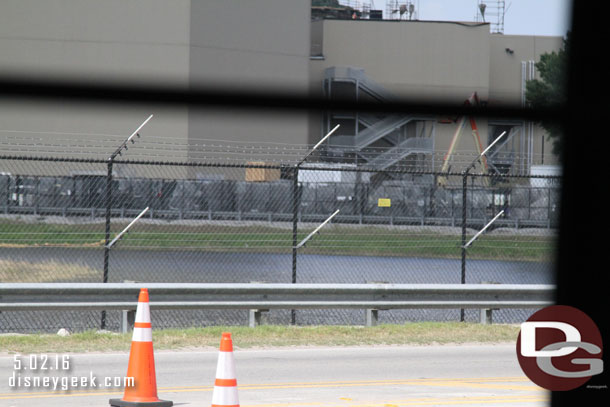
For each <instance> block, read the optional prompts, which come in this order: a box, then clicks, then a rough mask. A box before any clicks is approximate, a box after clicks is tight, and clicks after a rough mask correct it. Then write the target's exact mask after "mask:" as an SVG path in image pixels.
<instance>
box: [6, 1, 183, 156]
mask: <svg viewBox="0 0 610 407" xmlns="http://www.w3.org/2000/svg"><path fill="white" fill-rule="evenodd" d="M190 6H191V2H190V0H174V1H172V2H171V3H168V2H167V1H165V0H129V1H125V0H104V1H99V0H45V1H39V0H4V1H2V2H0V73H2V74H4V75H11V74H13V75H16V74H19V75H26V76H31V77H36V78H45V79H53V78H59V79H70V80H82V81H91V82H93V83H100V82H103V81H114V82H117V81H118V82H121V83H125V84H137V83H151V82H152V83H159V84H168V85H172V86H181V87H184V88H186V86H188V80H189V35H190V28H189V27H190V18H189V13H190ZM150 114H154V118H153V119H152V120H151V121H150V122H149V123H148V124H147V126H146V127H145V128H144V129H143V130H142V132H141V133H142V141H143V142H145V141H146V140H152V138H156V137H162V138H168V139H171V140H175V142H176V143H177V144H186V140H187V135H188V120H187V116H188V111H187V109H186V108H177V109H159V108H157V107H153V106H146V105H141V106H140V105H138V106H130V107H126V106H122V105H120V104H116V103H107V104H86V103H68V102H63V101H53V102H45V103H42V102H40V103H39V102H36V103H16V102H14V101H9V100H6V99H2V100H0V123H2V126H1V127H2V128H1V129H0V138H6V137H14V136H19V137H26V138H28V139H29V140H30V141H34V140H38V142H37V144H38V145H39V146H38V147H32V148H30V149H28V151H26V152H27V153H32V154H47V153H50V151H49V150H50V149H49V148H45V147H44V146H45V145H47V146H49V145H53V146H55V147H54V148H55V149H56V150H57V151H56V155H59V156H64V157H65V156H69V157H81V158H82V157H85V156H95V157H107V156H109V155H110V154H111V153H112V152H114V150H115V149H116V148H117V147H118V146H119V145H120V143H121V142H122V141H123V140H124V139H125V138H127V137H128V136H129V135H130V134H131V133H132V132H133V131H134V130H135V129H136V128H137V127H138V126H139V125H140V124H141V123H142V122H143V121H144V120H145V119H146V118H147V117H148V116H149V115H150ZM137 149H138V146H137V145H136V146H134V148H133V149H130V150H129V153H131V152H133V153H135V152H137ZM129 153H126V154H125V155H124V157H125V158H127V157H128V155H129ZM133 157H135V155H134V154H132V158H133ZM160 158H161V159H164V157H160ZM185 158H186V148H184V152H182V153H180V152H176V157H175V159H185Z"/></svg>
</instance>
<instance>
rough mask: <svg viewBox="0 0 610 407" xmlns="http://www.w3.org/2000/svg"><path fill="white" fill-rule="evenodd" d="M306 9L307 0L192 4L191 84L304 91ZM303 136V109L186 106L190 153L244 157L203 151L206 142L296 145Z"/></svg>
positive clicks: (303, 141) (220, 0)
mask: <svg viewBox="0 0 610 407" xmlns="http://www.w3.org/2000/svg"><path fill="white" fill-rule="evenodd" d="M310 7H311V3H310V1H309V0H258V1H255V2H248V3H247V5H245V3H244V2H243V1H240V0H211V1H197V2H193V3H192V8H191V31H190V38H191V58H190V78H189V80H190V84H191V85H192V86H211V87H217V86H222V87H227V88H229V89H234V90H237V91H247V90H253V91H262V92H267V91H274V92H294V93H296V94H301V95H306V94H307V92H308V89H309V69H308V62H309V51H310V37H309V36H310ZM308 135H309V130H308V116H307V113H304V112H303V113H291V114H280V113H279V112H274V111H261V110H255V111H249V112H248V111H244V110H232V111H227V110H224V111H219V110H201V109H191V111H190V116H189V141H190V146H191V148H190V154H191V155H190V156H191V157H195V156H198V157H200V156H208V157H217V158H218V159H226V158H229V159H233V160H238V159H239V160H243V159H244V158H245V159H247V158H248V157H247V156H246V157H242V156H240V155H236V154H231V155H229V156H227V155H226V154H225V155H223V154H216V153H214V152H213V151H210V150H212V149H207V150H208V151H206V146H207V145H209V144H210V143H211V141H210V140H216V141H217V142H216V144H218V141H219V140H220V141H228V142H239V141H241V142H259V143H263V144H264V143H285V144H301V145H302V144H306V143H307V139H308ZM258 158H259V159H260V158H261V157H258ZM263 158H264V157H263ZM274 159H275V160H277V159H278V157H277V156H270V157H268V159H267V160H274Z"/></svg>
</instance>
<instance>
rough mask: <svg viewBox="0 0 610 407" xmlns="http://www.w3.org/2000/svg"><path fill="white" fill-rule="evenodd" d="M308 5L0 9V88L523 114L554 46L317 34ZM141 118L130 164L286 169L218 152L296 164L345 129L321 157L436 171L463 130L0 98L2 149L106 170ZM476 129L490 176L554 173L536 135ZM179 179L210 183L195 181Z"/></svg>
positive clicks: (417, 24) (334, 27)
mask: <svg viewBox="0 0 610 407" xmlns="http://www.w3.org/2000/svg"><path fill="white" fill-rule="evenodd" d="M310 5H311V2H310V0H257V1H250V2H243V1H239V0H208V1H196V0H174V1H172V2H167V1H164V0H129V1H125V0H106V1H103V2H102V1H99V0H52V1H38V0H5V1H2V2H1V3H0V74H20V75H31V76H35V77H44V78H53V77H59V78H66V77H67V78H70V79H74V78H76V79H79V80H87V81H93V82H95V83H100V82H103V81H119V82H123V83H128V84H136V85H137V84H148V83H155V84H167V85H169V86H174V87H180V88H184V89H188V88H189V87H194V86H212V87H230V88H232V89H237V90H241V91H243V90H249V89H252V90H262V91H265V90H279V91H291V92H296V93H298V94H303V95H306V94H308V93H309V94H312V95H315V96H319V95H324V96H327V97H333V96H334V95H343V96H345V95H354V97H355V96H356V95H357V97H359V98H371V97H372V98H376V99H382V100H383V99H391V98H393V97H408V98H409V99H419V100H439V99H442V100H444V101H450V102H455V103H456V104H461V103H463V102H464V101H465V100H466V99H467V98H469V97H470V96H471V95H472V94H473V93H475V92H476V94H477V95H478V98H479V100H481V101H482V102H485V103H489V104H493V103H514V104H516V105H521V103H522V101H523V91H524V83H525V80H527V79H530V78H533V77H536V72H535V69H534V68H533V63H534V62H535V61H538V60H539V57H540V55H541V54H542V53H544V52H549V51H553V50H557V49H559V48H560V46H561V43H562V42H561V41H562V40H561V38H559V37H535V36H508V35H506V36H505V35H500V34H490V29H489V25H488V24H481V23H455V22H424V21H374V20H319V21H311V11H310ZM151 114H154V117H153V119H151V120H150V121H149V122H148V123H147V124H146V126H145V127H144V128H143V129H142V131H141V133H142V138H141V139H140V140H139V141H138V142H137V143H136V144H135V145H134V146H133V148H130V149H129V151H128V152H126V153H125V155H124V157H125V158H132V159H143V158H146V159H151V158H152V159H158V160H171V161H183V160H191V161H195V160H204V159H205V160H215V161H219V160H228V161H232V162H236V161H240V162H243V161H246V160H248V159H251V158H255V159H256V160H265V161H281V160H282V159H283V158H284V157H285V156H283V155H282V154H277V153H275V154H272V155H269V156H268V157H266V156H265V155H264V154H258V155H257V156H256V157H249V155H248V154H249V153H248V151H249V150H244V152H242V153H236V152H230V153H227V152H226V151H224V150H223V149H222V148H219V147H218V146H219V145H221V144H223V143H224V144H228V145H233V146H235V145H238V144H239V143H247V144H251V145H252V144H254V145H256V144H258V145H262V146H272V147H278V146H279V147H280V148H287V149H292V151H293V153H294V151H297V152H296V153H294V154H296V155H298V151H299V150H298V149H297V148H296V147H294V146H304V145H306V144H312V143H315V142H316V141H317V140H319V139H320V138H321V137H322V136H323V135H324V134H325V133H326V132H327V131H328V130H329V129H330V128H331V127H332V126H333V125H334V124H337V123H340V124H342V126H341V129H340V132H338V133H337V134H336V135H334V136H333V137H332V138H331V140H330V145H329V146H328V149H329V153H330V155H332V156H335V157H337V159H339V160H340V159H341V158H342V157H344V158H345V159H349V160H352V159H353V158H354V157H358V160H359V161H358V162H359V163H365V164H369V165H375V166H377V167H379V168H388V167H391V166H393V165H397V164H402V163H407V164H412V165H413V166H414V167H416V168H435V169H440V168H442V165H443V157H444V155H445V153H446V152H447V150H448V149H449V144H450V141H451V139H452V136H453V134H454V132H455V130H456V126H457V124H456V123H455V122H454V121H452V120H453V119H455V118H442V117H419V116H410V115H367V114H359V115H356V114H345V113H342V114H341V115H339V114H333V115H322V116H321V115H320V114H317V113H311V114H307V113H298V114H297V113H295V114H291V115H280V114H277V113H276V112H261V111H257V112H246V111H242V110H234V111H226V110H223V111H219V110H201V109H195V108H187V107H182V108H171V109H169V108H167V109H160V108H159V107H158V106H140V105H138V106H122V105H116V104H113V105H110V104H108V105H99V104H73V103H67V102H61V101H58V102H56V103H25V102H15V101H13V100H6V99H0V123H2V126H1V127H2V128H1V129H0V142H1V143H2V144H1V146H2V151H3V153H20V154H22V153H27V154H38V155H42V154H49V153H51V154H54V155H57V156H70V157H85V156H87V157H88V156H95V157H98V158H105V157H107V156H109V154H111V153H112V152H113V151H114V150H115V149H116V147H117V146H118V145H120V143H121V142H122V141H123V140H124V139H125V138H126V137H127V136H129V135H130V134H131V133H132V132H133V131H134V130H135V129H136V128H137V127H138V126H139V125H140V124H141V123H142V122H143V121H144V120H145V119H146V118H147V117H149V115H151ZM477 125H478V128H479V131H480V139H481V146H482V147H483V148H484V147H486V146H487V145H488V143H489V142H491V140H493V139H494V137H496V136H497V135H498V134H500V133H501V132H502V131H504V130H506V131H507V132H508V133H509V137H507V141H506V142H505V143H504V144H503V145H502V147H501V149H498V151H496V152H494V154H495V157H494V158H495V161H493V160H490V162H491V164H494V163H495V164H494V165H496V166H497V168H498V169H499V170H502V171H518V172H521V173H523V172H527V171H528V170H529V168H530V167H531V166H532V165H537V164H551V163H554V158H553V157H552V156H551V155H550V150H551V146H550V144H549V143H548V141H546V140H545V137H544V132H543V131H542V130H541V129H539V128H538V127H536V126H534V125H532V124H531V123H525V122H521V121H515V122H510V123H507V122H502V121H495V120H492V119H490V120H489V121H487V120H479V121H477ZM469 133H470V130H469V128H468V126H466V128H465V129H464V134H463V135H462V137H461V140H460V143H459V145H458V146H457V147H456V151H455V154H456V156H457V155H463V156H466V157H471V156H473V154H474V153H475V151H476V148H475V144H474V141H473V138H472V137H470V135H469ZM286 146H287V147H286ZM456 163H457V161H456ZM454 165H457V164H454ZM453 169H456V168H455V167H453ZM44 170H45V171H47V172H48V171H51V170H50V169H49V168H45V169H44ZM0 171H6V169H3V168H0ZM75 171H84V170H82V169H80V168H79V169H75ZM96 171H100V170H99V169H96ZM118 171H120V170H118ZM123 171H127V170H123ZM119 175H129V171H127V172H126V173H125V174H119ZM179 175H180V176H189V177H193V178H194V177H206V176H207V175H209V174H208V170H206V171H200V170H198V169H194V170H192V171H190V172H188V173H186V172H181V173H180V174H179Z"/></svg>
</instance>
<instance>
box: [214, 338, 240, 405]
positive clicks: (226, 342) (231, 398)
mask: <svg viewBox="0 0 610 407" xmlns="http://www.w3.org/2000/svg"><path fill="white" fill-rule="evenodd" d="M212 407H239V399H238V398H237V379H236V378H235V361H234V359H233V341H232V340H231V334H230V333H228V332H223V334H222V339H221V340H220V353H219V355H218V365H217V367H216V382H215V383H214V393H213V394H212Z"/></svg>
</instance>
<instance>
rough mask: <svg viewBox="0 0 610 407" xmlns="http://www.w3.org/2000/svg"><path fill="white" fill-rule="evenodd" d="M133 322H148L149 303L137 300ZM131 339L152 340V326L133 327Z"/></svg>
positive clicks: (135, 340)
mask: <svg viewBox="0 0 610 407" xmlns="http://www.w3.org/2000/svg"><path fill="white" fill-rule="evenodd" d="M135 322H136V323H138V322H139V323H148V324H150V305H149V303H148V302H138V308H137V310H136V320H135ZM131 340H132V341H133V342H152V327H148V328H139V327H135V328H133V336H132V338H131Z"/></svg>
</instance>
